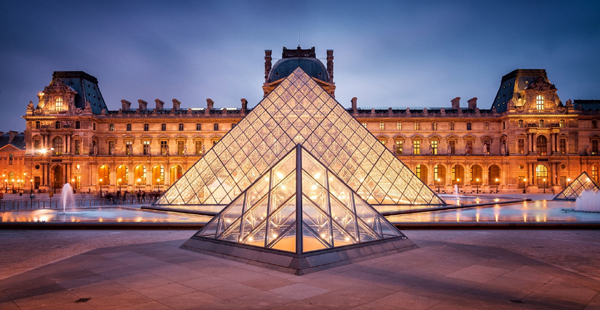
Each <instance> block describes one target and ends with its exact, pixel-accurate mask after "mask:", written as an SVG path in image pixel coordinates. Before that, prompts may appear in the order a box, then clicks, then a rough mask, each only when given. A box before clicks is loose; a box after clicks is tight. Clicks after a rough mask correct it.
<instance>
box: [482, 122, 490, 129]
mask: <svg viewBox="0 0 600 310" xmlns="http://www.w3.org/2000/svg"><path fill="white" fill-rule="evenodd" d="M483 128H484V130H490V123H488V122H485V123H484V124H483Z"/></svg>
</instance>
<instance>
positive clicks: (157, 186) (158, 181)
mask: <svg viewBox="0 0 600 310" xmlns="http://www.w3.org/2000/svg"><path fill="white" fill-rule="evenodd" d="M156 191H157V192H160V178H158V179H156Z"/></svg>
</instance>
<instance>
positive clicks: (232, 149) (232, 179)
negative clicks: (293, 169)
mask: <svg viewBox="0 0 600 310" xmlns="http://www.w3.org/2000/svg"><path fill="white" fill-rule="evenodd" d="M296 144H301V145H302V146H303V147H304V148H305V149H306V150H308V151H309V152H311V154H313V155H314V157H315V158H317V159H318V160H319V161H320V162H322V163H323V164H324V165H325V166H327V168H328V169H330V170H331V171H332V172H333V174H335V175H336V176H337V177H338V178H339V179H340V180H341V181H342V182H343V183H344V184H346V185H347V186H348V187H349V188H350V189H352V190H353V191H354V192H356V193H357V194H358V195H359V196H360V197H361V198H362V199H363V200H365V201H366V202H368V203H369V204H371V205H395V204H423V205H443V204H445V203H444V201H443V200H441V199H440V198H439V197H438V196H437V195H436V194H435V193H434V192H433V191H432V190H431V189H430V188H429V187H427V186H426V185H424V184H423V182H422V181H421V180H420V179H419V178H418V177H417V176H415V175H414V173H413V172H412V171H411V170H410V169H409V168H407V167H406V166H404V164H403V163H402V162H401V161H400V160H399V159H398V158H396V156H394V155H393V154H392V152H391V151H389V150H387V149H386V148H385V146H383V145H382V144H381V143H380V142H379V141H378V140H377V139H376V138H375V137H374V136H373V135H372V134H371V133H370V132H369V131H368V130H367V129H366V128H364V127H363V126H362V125H361V124H360V123H359V122H358V121H357V120H356V119H355V118H354V117H352V115H350V114H349V113H348V112H347V111H346V110H345V109H344V108H343V107H342V106H341V105H340V104H339V103H338V102H337V101H335V99H334V98H333V97H331V95H329V94H328V93H327V92H325V91H324V90H323V89H322V88H321V87H320V86H319V85H318V84H317V83H316V82H315V81H314V80H313V79H312V78H310V77H309V76H308V75H307V74H306V73H304V71H302V69H300V68H297V69H296V70H295V71H294V72H293V73H292V74H290V75H289V76H288V77H286V78H285V79H284V80H283V81H282V82H281V84H280V85H279V86H277V87H276V88H275V89H274V90H273V91H272V92H271V93H269V94H268V95H267V96H266V97H265V98H264V99H263V100H262V101H261V102H260V103H259V104H258V105H257V106H256V107H255V108H254V109H253V110H252V111H251V112H250V113H249V114H248V115H247V116H246V117H245V118H244V119H242V120H241V121H240V122H239V123H238V125H237V126H235V127H234V128H233V129H231V130H230V131H229V132H228V133H227V134H226V135H225V136H224V137H223V138H222V139H221V141H219V143H217V144H216V145H215V146H214V147H213V148H211V149H210V150H209V151H208V152H207V153H206V155H205V156H204V157H202V158H201V159H200V160H199V161H198V162H196V164H194V166H192V167H191V168H190V169H188V171H187V172H186V173H185V174H184V175H183V176H182V177H181V178H180V179H179V180H178V181H177V182H176V183H175V184H173V185H172V186H171V187H170V188H169V189H168V190H167V192H165V194H164V195H163V196H162V197H161V198H160V199H159V200H158V201H157V202H156V203H155V204H154V205H155V206H157V207H162V208H174V209H189V210H199V209H201V207H202V206H203V205H205V206H206V205H213V206H214V205H223V206H225V205H228V204H230V203H231V202H232V201H233V200H234V199H236V198H237V197H238V196H239V195H240V194H241V193H242V192H243V191H245V190H246V189H247V188H248V186H250V184H253V183H254V182H256V181H257V180H258V179H259V177H260V176H261V175H263V174H264V173H265V172H267V171H268V170H269V169H271V167H272V166H273V165H274V164H275V163H276V162H278V161H279V160H280V159H282V158H283V156H285V155H286V154H287V153H288V152H290V151H291V150H292V149H293V148H294V147H295V145H296Z"/></svg>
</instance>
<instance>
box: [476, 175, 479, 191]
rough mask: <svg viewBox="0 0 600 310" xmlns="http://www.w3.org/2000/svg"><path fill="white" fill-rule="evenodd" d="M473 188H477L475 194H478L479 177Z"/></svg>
mask: <svg viewBox="0 0 600 310" xmlns="http://www.w3.org/2000/svg"><path fill="white" fill-rule="evenodd" d="M475 189H477V194H479V178H477V182H475Z"/></svg>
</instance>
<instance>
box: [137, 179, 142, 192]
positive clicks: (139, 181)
mask: <svg viewBox="0 0 600 310" xmlns="http://www.w3.org/2000/svg"><path fill="white" fill-rule="evenodd" d="M137 184H138V192H141V191H142V179H137Z"/></svg>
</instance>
